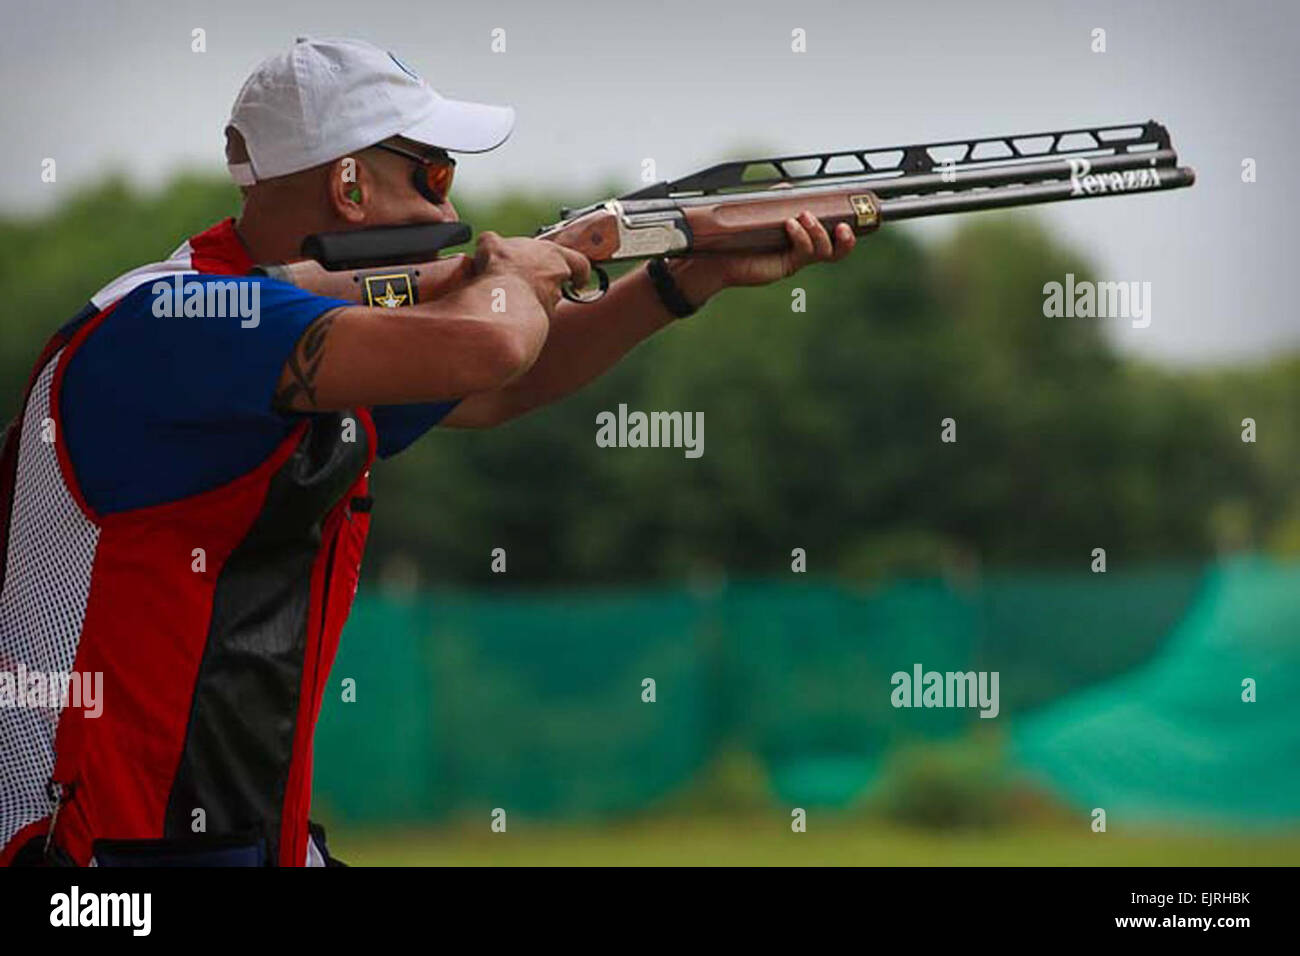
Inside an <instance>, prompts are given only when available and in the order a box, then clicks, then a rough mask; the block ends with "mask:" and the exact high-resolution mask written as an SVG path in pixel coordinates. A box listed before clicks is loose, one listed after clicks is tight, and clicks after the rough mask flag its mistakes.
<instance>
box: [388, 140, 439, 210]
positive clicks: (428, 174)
mask: <svg viewBox="0 0 1300 956" xmlns="http://www.w3.org/2000/svg"><path fill="white" fill-rule="evenodd" d="M375 149H382V150H384V151H385V152H388V153H394V154H396V155H398V156H404V157H406V158H407V159H409V160H411V161H412V162H414V163H416V164H417V165H416V168H415V170H414V171H413V172H412V174H411V183H412V184H413V185H414V186H415V189H416V191H417V192H418V193H419V194H420V195H421V196H423V197H424V198H425V199H427V200H429V202H431V203H433V204H434V205H435V206H441V205H442V204H443V203H445V202H446V201H447V194H448V193H449V192H451V181H452V178H453V177H454V176H455V175H456V160H454V159H452V158H451V157H450V156H448V155H447V154H446V153H444V152H442V151H441V150H439V151H438V153H437V154H436V155H433V156H422V155H420V154H419V153H413V152H411V151H410V150H408V149H402V148H401V147H400V146H391V145H389V144H388V143H376V144H375Z"/></svg>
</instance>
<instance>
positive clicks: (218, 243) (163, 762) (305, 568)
mask: <svg viewBox="0 0 1300 956" xmlns="http://www.w3.org/2000/svg"><path fill="white" fill-rule="evenodd" d="M513 122H514V114H513V111H512V110H510V109H508V108H504V107H494V106H486V105H482V104H475V103H466V102H456V101H451V100H447V99H444V98H442V97H440V96H438V94H437V93H435V92H434V91H433V90H432V89H430V88H429V87H428V86H427V85H426V84H425V83H424V81H423V80H421V79H420V78H419V76H417V75H416V74H415V73H414V72H413V71H412V70H410V69H409V68H408V67H406V66H405V65H404V64H403V63H401V62H400V61H398V60H397V59H396V58H395V57H393V56H392V55H391V54H389V53H387V52H385V51H383V50H380V49H377V48H375V47H373V46H370V45H369V44H365V43H360V42H357V41H351V40H307V39H301V40H299V41H298V42H297V43H295V44H294V46H293V47H292V49H291V50H290V51H289V52H288V53H287V54H283V55H280V56H275V57H271V58H270V59H268V60H267V61H265V62H264V63H263V64H261V65H260V66H259V67H258V68H257V70H256V71H255V72H254V73H253V75H252V76H251V77H250V78H249V80H248V81H247V82H246V83H245V84H244V87H243V89H242V90H241V91H240V93H239V96H238V98H237V99H236V101H235V106H234V110H233V112H232V115H231V118H230V122H229V126H228V128H227V161H228V164H229V167H230V170H231V174H232V176H233V177H234V179H235V181H236V182H237V183H238V184H239V185H240V187H241V190H242V192H243V197H244V203H243V209H242V212H241V215H240V217H239V219H238V221H237V222H236V221H234V220H226V221H225V222H222V223H219V224H218V225H216V226H214V227H212V228H211V229H208V230H207V231H206V232H202V233H199V234H198V235H196V236H194V237H192V238H191V239H189V240H188V241H187V242H185V243H184V244H182V245H181V247H180V248H179V249H178V250H177V251H176V252H175V253H174V254H173V256H172V257H171V258H170V259H169V260H167V261H165V262H161V263H155V264H153V265H149V266H144V267H143V268H140V269H137V270H135V271H133V272H131V273H128V274H127V275H124V276H122V277H120V278H118V279H116V280H114V281H113V282H111V283H109V284H108V285H107V286H105V287H104V288H103V289H102V290H100V292H98V293H97V294H96V295H95V296H94V297H93V298H92V300H91V302H90V304H89V305H87V306H86V308H85V309H84V310H83V311H82V312H81V313H80V314H79V315H78V316H76V317H75V318H74V319H73V320H72V321H70V322H69V323H68V324H67V325H65V326H64V327H63V328H62V329H60V330H59V332H58V333H57V334H56V335H55V336H54V337H53V338H52V339H51V341H50V343H49V345H48V346H47V347H46V349H45V350H44V352H43V354H42V355H41V356H40V358H39V359H38V361H37V363H36V365H35V368H34V370H33V373H32V378H31V382H30V385H29V389H28V393H27V397H26V399H25V402H24V405H23V408H22V411H21V413H20V415H19V416H18V418H17V419H16V420H15V422H14V424H13V426H12V427H11V428H10V429H9V432H8V433H7V437H6V441H5V445H4V451H3V458H2V459H0V573H2V574H3V577H2V578H0V661H3V662H4V663H3V665H0V670H15V669H16V671H17V672H18V673H20V674H22V675H24V677H23V681H24V682H28V681H37V682H39V681H42V680H43V681H44V682H45V686H47V687H53V686H56V685H57V683H58V681H59V680H60V679H62V680H64V681H66V680H67V679H68V677H67V675H74V676H78V677H84V678H85V679H86V682H87V683H89V684H90V685H92V686H93V680H92V679H91V677H90V675H102V678H103V700H102V707H101V708H99V710H100V712H99V713H98V714H96V713H95V710H94V709H92V708H90V707H86V706H81V707H78V706H69V704H68V701H67V700H60V701H58V703H57V706H51V705H50V703H49V702H48V701H47V702H46V704H45V705H44V709H42V707H41V706H37V705H31V706H19V707H5V708H0V767H3V768H4V775H3V778H2V779H0V847H3V849H2V850H0V863H11V862H36V863H40V862H47V863H49V862H58V863H69V864H75V865H88V864H90V863H92V862H94V863H95V864H97V865H101V866H113V865H127V864H130V863H139V862H145V863H150V864H154V865H166V864H176V863H183V864H188V865H281V866H298V865H304V864H307V865H313V864H314V865H320V864H322V863H323V862H325V861H326V860H327V859H328V854H327V852H326V851H325V848H324V843H323V838H322V836H321V834H320V832H319V829H318V828H314V829H313V828H310V827H309V823H308V818H307V813H308V804H309V798H310V791H311V744H312V734H313V730H314V726H315V722H316V718H317V715H318V713H319V710H320V704H321V698H322V694H323V693H324V688H325V684H326V680H327V677H328V674H329V670H330V666H331V663H332V661H333V659H334V653H335V650H336V647H337V644H338V639H339V634H340V632H341V631H342V628H343V625H344V622H345V621H346V619H347V615H348V611H349V608H350V605H351V601H352V596H353V593H354V591H355V589H356V583H357V576H358V573H359V568H360V561H361V554H362V549H363V547H364V544H365V537H366V530H367V526H368V523H369V511H370V505H371V498H370V495H369V493H368V477H369V473H370V467H371V464H372V462H373V461H374V459H375V458H376V457H380V458H386V457H389V456H391V455H394V454H396V453H398V452H400V451H401V450H402V449H404V448H405V447H407V446H408V445H409V444H410V443H411V442H413V441H414V440H415V439H416V438H418V437H419V436H420V435H422V434H423V433H424V432H426V431H427V430H429V429H430V428H432V427H433V426H434V425H437V424H442V425H449V426H453V427H462V428H485V427H489V426H492V425H496V424H498V423H500V422H503V421H506V420H508V419H510V418H513V417H515V416H517V415H520V414H522V413H524V412H526V411H528V410H530V409H533V408H536V407H538V406H540V405H544V404H547V403H549V402H552V401H555V400H556V399H558V398H560V397H562V396H564V395H566V394H568V393H570V392H572V391H574V390H575V389H577V388H580V387H581V386H582V385H584V384H585V383H586V382H588V381H590V380H592V379H593V378H595V377H596V376H598V375H600V374H601V373H602V372H604V371H605V370H606V369H608V368H609V367H610V366H611V365H613V364H614V363H615V362H617V361H618V360H619V359H620V358H621V357H622V356H623V355H624V354H625V353H626V352H627V351H628V350H629V349H631V348H632V347H633V346H634V345H636V344H637V343H638V342H640V341H641V340H642V339H644V338H646V337H647V336H649V335H651V334H652V333H654V332H656V331H658V330H659V329H661V328H663V327H664V326H666V325H668V324H670V323H671V322H672V321H673V320H674V319H675V318H676V317H678V316H679V315H682V314H685V313H688V312H689V311H692V310H693V309H695V308H698V307H699V306H701V305H703V304H704V302H705V301H706V300H708V299H709V298H710V297H711V296H712V295H714V294H715V293H717V292H718V291H720V290H721V289H723V288H725V287H727V286H733V285H758V284H763V283H767V282H772V281H775V280H777V279H781V278H784V277H786V276H788V275H791V274H792V273H793V272H794V271H795V270H797V269H799V268H801V267H802V266H804V265H805V264H808V263H810V262H814V261H818V260H835V259H840V258H842V257H843V256H845V255H847V254H848V252H849V251H850V250H851V249H852V247H853V236H852V234H851V232H850V230H849V229H848V227H847V226H844V227H841V230H842V232H841V233H840V234H837V235H836V236H835V238H834V240H832V238H831V237H830V236H828V235H827V233H826V231H825V230H824V229H823V228H822V227H821V225H820V224H819V223H817V221H816V220H815V219H813V217H812V216H810V215H805V216H803V217H800V219H799V220H793V219H792V220H789V221H788V222H787V223H786V230H787V233H788V234H789V237H790V249H789V250H788V251H787V252H784V253H779V254H765V255H749V256H727V257H716V258H711V259H705V258H702V257H701V258H699V259H687V260H681V261H678V262H675V263H673V264H672V265H670V266H668V267H667V268H666V269H665V270H664V271H663V272H662V273H661V274H659V276H658V277H657V279H655V280H652V279H651V278H650V277H649V276H648V275H647V270H646V269H644V268H643V269H638V270H636V271H634V272H632V273H630V274H629V275H627V276H624V277H623V278H622V279H620V280H619V281H617V282H615V283H614V284H613V285H612V286H611V288H610V290H609V292H608V293H607V295H606V296H605V297H604V298H603V299H602V300H601V301H600V302H599V303H598V304H594V305H581V306H575V305H571V304H569V303H567V302H562V301H561V296H560V291H559V290H560V287H561V285H562V284H563V283H565V282H572V283H573V284H574V285H575V286H576V287H581V286H582V285H584V284H585V283H586V281H587V278H588V276H589V272H590V264H589V263H588V262H587V260H586V259H585V258H584V257H583V256H581V255H579V254H578V253H576V252H572V251H570V250H567V249H564V248H561V247H560V246H558V245H556V244H553V243H549V242H543V241H538V240H533V239H522V238H502V237H500V236H497V235H495V234H493V233H483V234H482V235H481V236H480V237H479V239H478V244H477V249H476V253H475V256H474V260H473V266H474V268H473V274H472V275H469V276H468V277H464V278H463V281H460V282H458V283H455V284H449V286H448V287H446V288H445V289H443V290H442V291H443V294H440V295H437V296H436V297H432V298H424V297H422V298H421V301H420V302H419V303H418V304H416V305H414V306H410V307H407V308H402V309H385V308H373V307H365V306H361V305H359V304H356V303H355V302H350V301H345V300H342V299H336V298H329V297H325V296H321V295H316V294H313V293H312V292H311V291H310V290H309V289H303V288H297V287H295V286H292V285H288V284H285V283H282V282H277V281H273V280H270V279H265V278H258V277H250V272H251V271H252V269H253V267H254V265H255V264H257V263H263V264H266V263H277V262H283V261H286V260H291V259H294V258H296V257H297V255H298V252H299V248H300V246H301V243H302V240H303V238H304V237H305V236H308V235H310V234H313V233H317V232H328V231H340V230H349V229H356V228H361V227H367V226H376V225H393V224H405V223H420V222H429V223H435V222H447V221H454V220H455V219H456V210H455V208H454V206H453V205H452V202H451V199H450V196H449V194H448V190H449V188H450V186H451V179H452V172H453V170H454V168H455V163H454V160H453V159H452V157H451V155H450V154H452V153H475V152H483V151H486V150H490V149H494V148H496V147H497V146H499V145H500V144H501V143H502V142H503V141H504V140H505V139H506V137H507V136H508V135H509V133H510V130H511V127H512V125H513ZM229 277H240V278H238V279H237V280H231V279H230V278H229ZM178 278H180V279H182V280H183V284H182V286H181V287H180V288H181V290H182V291H183V290H184V289H193V288H194V287H195V286H196V285H197V288H198V289H199V292H200V294H199V295H198V296H197V301H198V302H199V305H200V306H202V303H203V302H205V301H206V302H207V303H209V304H211V303H212V302H213V301H214V299H213V297H212V296H211V295H206V297H205V295H204V290H209V291H211V290H216V289H218V288H219V289H224V290H227V291H229V290H232V289H233V290H235V291H236V292H238V295H237V296H233V297H232V300H233V301H236V302H241V303H244V304H246V305H247V304H251V305H252V306H253V307H254V308H253V310H252V311H251V312H248V313H243V312H241V313H240V314H238V315H230V314H229V313H227V312H221V311H218V312H213V311H212V310H211V309H210V308H209V309H208V310H207V311H204V310H203V309H202V308H197V309H195V310H194V311H189V310H188V306H187V307H186V308H184V309H182V308H181V307H180V306H181V302H182V299H184V300H185V301H186V302H188V301H189V295H188V293H185V295H183V296H182V295H181V294H180V292H177V291H176V289H177V286H176V285H175V281H174V280H177V279H178ZM502 297H504V301H505V303H506V308H505V309H504V311H501V310H494V309H493V303H494V302H495V301H499V300H500V299H501V298H502ZM217 301H221V300H219V299H218V300H217ZM32 675H38V676H32ZM31 686H36V685H35V684H32V685H31ZM29 696H31V695H29Z"/></svg>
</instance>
